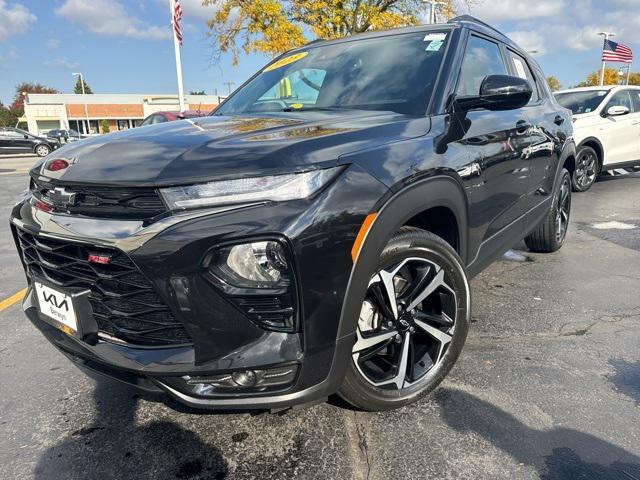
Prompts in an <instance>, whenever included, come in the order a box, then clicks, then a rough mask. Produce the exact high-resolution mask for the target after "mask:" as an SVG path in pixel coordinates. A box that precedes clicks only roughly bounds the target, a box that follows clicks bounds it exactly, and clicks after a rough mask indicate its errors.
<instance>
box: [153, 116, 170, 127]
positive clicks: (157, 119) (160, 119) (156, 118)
mask: <svg viewBox="0 0 640 480" xmlns="http://www.w3.org/2000/svg"><path fill="white" fill-rule="evenodd" d="M166 121H167V119H166V118H164V117H163V116H162V115H155V116H154V117H153V120H152V121H151V123H152V124H153V125H155V124H156V123H164V122H166Z"/></svg>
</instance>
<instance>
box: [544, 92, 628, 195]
mask: <svg viewBox="0 0 640 480" xmlns="http://www.w3.org/2000/svg"><path fill="white" fill-rule="evenodd" d="M555 96H556V98H557V100H558V102H559V103H560V104H561V105H563V106H564V107H567V108H569V109H570V110H571V111H572V112H573V131H574V137H575V142H576V145H578V147H577V148H578V154H577V157H576V158H577V160H576V169H575V171H574V174H573V178H572V186H573V189H574V190H575V191H578V192H584V191H585V190H588V189H589V188H591V185H593V183H594V182H595V180H596V177H597V175H599V174H600V172H601V171H602V170H613V169H616V168H624V167H633V166H638V165H640V87H634V86H626V85H624V86H606V87H585V88H574V89H571V90H563V91H560V92H557V93H556V94H555Z"/></svg>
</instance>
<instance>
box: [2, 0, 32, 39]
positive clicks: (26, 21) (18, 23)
mask: <svg viewBox="0 0 640 480" xmlns="http://www.w3.org/2000/svg"><path fill="white" fill-rule="evenodd" d="M36 20H37V17H36V16H35V15H34V14H33V13H31V12H30V11H29V9H28V8H27V7H25V6H24V5H21V4H19V3H15V4H11V5H9V4H7V2H5V0H0V42H2V41H4V40H7V39H8V38H11V37H12V36H15V35H21V34H23V33H25V32H26V31H27V30H29V28H31V25H32V24H34V23H35V22H36Z"/></svg>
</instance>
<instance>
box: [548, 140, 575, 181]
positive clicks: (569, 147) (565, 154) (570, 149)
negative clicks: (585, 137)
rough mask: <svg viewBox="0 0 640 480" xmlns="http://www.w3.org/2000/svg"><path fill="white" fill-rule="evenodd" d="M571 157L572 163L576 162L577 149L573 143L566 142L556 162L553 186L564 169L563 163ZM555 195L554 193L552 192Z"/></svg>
mask: <svg viewBox="0 0 640 480" xmlns="http://www.w3.org/2000/svg"><path fill="white" fill-rule="evenodd" d="M572 155H573V159H574V161H575V160H576V155H577V148H576V144H575V142H573V141H571V142H567V143H565V145H564V148H563V149H562V153H561V154H560V158H559V160H558V165H557V166H556V174H555V176H554V177H553V185H556V183H557V180H558V175H560V172H561V171H562V167H564V163H565V162H566V161H567V158H569V157H570V156H572ZM554 193H555V192H554Z"/></svg>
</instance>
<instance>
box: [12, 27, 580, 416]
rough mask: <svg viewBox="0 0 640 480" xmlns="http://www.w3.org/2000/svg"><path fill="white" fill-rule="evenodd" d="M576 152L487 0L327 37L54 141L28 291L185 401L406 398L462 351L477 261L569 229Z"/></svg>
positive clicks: (29, 218)
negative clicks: (204, 100)
mask: <svg viewBox="0 0 640 480" xmlns="http://www.w3.org/2000/svg"><path fill="white" fill-rule="evenodd" d="M574 163H575V146H574V144H573V140H572V125H571V117H570V114H569V112H568V111H567V110H565V109H564V108H562V107H560V106H559V105H558V104H557V103H556V101H555V100H554V98H553V96H552V95H551V93H550V92H549V90H548V88H547V86H546V83H545V77H544V75H543V74H542V72H541V71H540V68H539V67H538V66H537V65H536V63H535V62H534V61H533V60H532V59H531V58H530V57H529V56H528V55H527V54H526V53H525V52H524V51H523V50H521V49H520V48H518V47H517V46H516V45H515V44H513V43H512V42H511V41H510V40H509V39H507V38H506V37H505V36H503V35H501V34H500V33H498V32H497V31H495V30H493V29H492V28H490V27H488V26H487V25H485V24H482V23H480V22H479V21H477V20H475V19H473V18H470V17H461V18H457V19H455V20H453V21H451V22H450V23H449V24H445V25H433V26H428V27H415V28H406V29H401V30H392V31H384V32H371V33H366V34H363V35H359V36H355V37H349V38H344V39H341V40H335V41H326V42H325V41H322V42H314V43H312V44H310V45H307V46H305V47H303V48H300V49H297V50H295V51H293V52H289V53H287V54H284V55H283V56H281V57H280V58H278V59H276V60H275V61H273V62H272V63H270V64H269V65H267V66H266V67H265V68H263V69H262V70H261V71H260V72H259V73H257V74H256V75H255V76H253V77H252V78H251V79H250V80H249V81H247V82H246V83H245V84H244V85H243V86H242V87H241V88H240V89H239V90H237V91H236V92H235V93H234V94H233V95H232V96H231V97H229V98H228V99H227V100H226V101H225V102H224V103H223V104H222V105H221V106H220V107H219V108H217V109H216V111H215V112H214V113H213V114H212V115H210V116H208V117H204V118H198V119H191V120H181V121H177V122H170V123H164V124H159V125H153V126H150V127H146V128H139V129H133V130H128V131H126V132H119V133H116V134H113V135H110V136H106V137H100V138H95V139H87V140H85V141H82V142H79V143H76V144H69V145H66V146H64V147H63V148H61V149H60V151H59V152H56V154H55V155H51V156H49V157H48V158H46V159H44V160H43V161H41V162H40V164H39V165H37V166H36V168H34V169H33V171H32V172H31V197H30V198H28V199H26V200H24V201H23V202H21V203H20V204H18V205H17V206H16V207H15V208H14V209H13V212H12V216H11V224H12V228H13V233H14V235H15V240H16V243H17V245H18V248H19V250H20V253H21V256H22V260H23V262H24V267H25V269H26V272H27V278H28V282H29V293H28V295H27V296H26V299H25V301H24V310H25V312H26V315H27V316H28V317H29V319H30V320H31V321H32V322H33V323H34V324H35V325H36V326H37V327H38V328H39V329H40V330H41V331H42V333H43V334H44V335H45V336H46V337H47V338H48V339H49V341H51V342H52V343H53V344H54V345H55V346H56V347H57V348H58V349H59V350H60V351H61V352H62V353H64V354H65V355H66V356H68V357H69V358H70V359H71V360H73V361H74V362H76V363H77V364H78V365H79V366H81V367H83V368H85V369H87V370H89V371H95V372H99V373H102V374H106V375H110V376H112V377H116V378H119V379H121V380H123V381H126V382H129V383H132V384H135V385H138V386H139V387H141V388H145V389H148V390H159V391H164V392H168V393H169V394H171V395H173V396H174V397H175V398H177V399H179V400H180V401H182V402H184V403H186V404H189V405H192V406H197V407H205V408H231V409H237V408H268V409H272V410H276V409H279V408H284V407H289V406H291V405H293V404H304V403H309V402H316V401H319V400H321V399H324V398H326V397H327V396H328V395H331V394H333V393H336V392H338V393H339V394H340V395H341V396H342V397H343V398H345V399H346V400H348V401H349V402H350V403H352V404H353V405H355V406H357V407H359V408H363V409H371V410H378V409H379V410H382V409H388V408H394V407H397V406H400V405H404V404H406V403H408V402H411V401H414V400H415V399H417V398H418V397H419V396H420V395H422V394H424V393H426V392H429V391H430V390H432V389H433V388H435V386H436V385H438V383H439V382H440V381H441V380H442V379H443V378H444V377H445V375H446V374H447V372H448V371H449V370H450V369H451V367H452V365H453V364H454V362H455V361H456V359H457V357H458V355H459V354H460V351H461V350H462V346H463V344H464V342H465V337H466V335H467V329H468V327H469V313H470V291H469V282H468V279H469V277H470V276H472V275H474V274H476V273H478V272H480V270H482V268H484V267H485V266H487V265H488V264H489V263H490V262H491V261H493V260H494V259H496V258H498V257H499V256H500V255H501V254H502V253H503V252H504V251H506V250H507V249H509V248H510V247H512V246H514V245H515V244H516V243H517V242H519V241H520V240H521V239H522V238H525V237H526V242H527V245H528V246H529V247H530V248H531V249H532V250H534V251H539V252H551V251H554V250H557V249H558V248H560V246H561V245H562V243H563V241H564V239H565V234H566V232H567V225H568V222H569V211H570V191H571V188H570V187H571V183H570V178H571V177H570V176H571V172H572V170H573V169H574ZM517 301H518V300H517V299H514V302H517Z"/></svg>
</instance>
